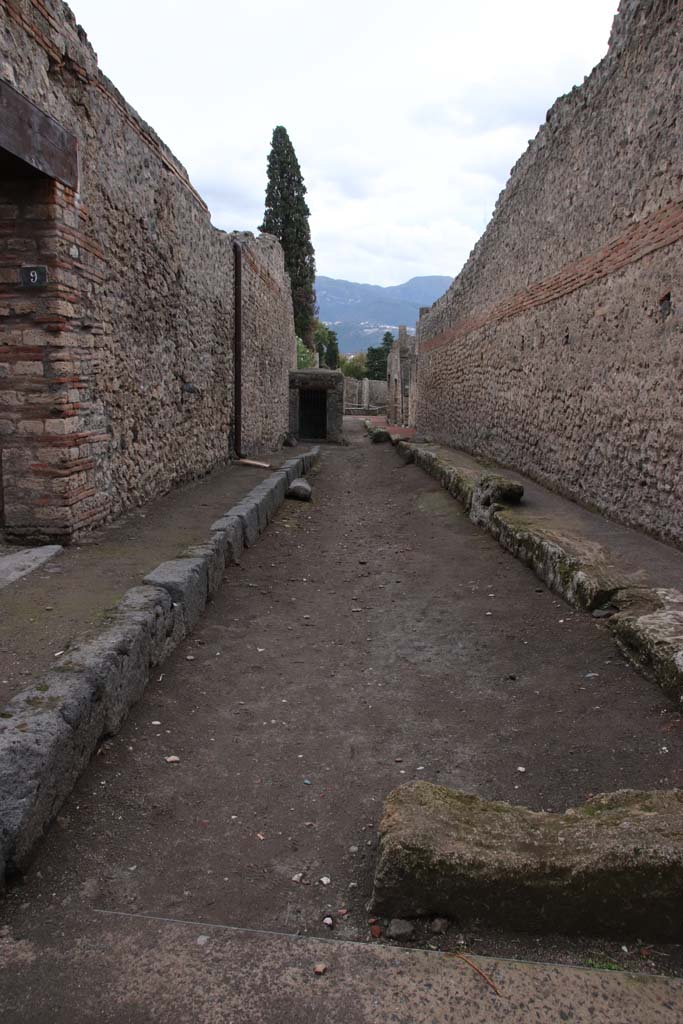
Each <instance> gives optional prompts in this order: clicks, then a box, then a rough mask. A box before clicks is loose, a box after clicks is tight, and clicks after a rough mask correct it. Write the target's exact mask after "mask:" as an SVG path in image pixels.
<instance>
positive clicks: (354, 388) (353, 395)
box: [344, 377, 363, 412]
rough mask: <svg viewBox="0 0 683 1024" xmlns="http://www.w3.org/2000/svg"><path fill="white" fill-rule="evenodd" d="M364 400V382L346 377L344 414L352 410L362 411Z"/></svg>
mask: <svg viewBox="0 0 683 1024" xmlns="http://www.w3.org/2000/svg"><path fill="white" fill-rule="evenodd" d="M362 398H363V384H362V381H360V380H356V378H355V377H344V412H347V411H348V410H350V409H352V408H356V409H360V407H361V404H362Z"/></svg>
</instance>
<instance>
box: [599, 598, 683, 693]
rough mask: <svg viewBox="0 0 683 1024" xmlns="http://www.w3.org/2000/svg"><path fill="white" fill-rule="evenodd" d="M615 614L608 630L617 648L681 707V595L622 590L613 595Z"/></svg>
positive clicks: (682, 655)
mask: <svg viewBox="0 0 683 1024" xmlns="http://www.w3.org/2000/svg"><path fill="white" fill-rule="evenodd" d="M613 601H614V604H615V605H616V606H617V607H618V609H619V612H618V614H616V615H612V616H611V617H610V618H609V629H610V630H611V632H612V633H613V634H614V637H615V639H616V641H617V643H618V644H619V646H620V647H621V648H622V649H623V650H624V652H625V653H626V654H627V656H628V657H629V658H630V659H631V660H632V661H634V662H635V664H636V665H637V666H638V667H639V668H640V669H642V671H643V672H645V673H646V674H647V675H654V677H655V678H656V680H657V682H658V683H659V685H660V686H661V688H662V689H663V690H664V692H665V693H666V695H667V696H668V697H670V698H671V700H673V701H675V703H676V704H678V705H679V707H680V705H681V703H683V593H682V592H681V591H680V590H674V589H671V588H666V587H658V588H653V589H649V588H645V587H643V588H636V587H633V588H631V589H628V588H624V589H623V590H620V591H619V592H618V593H617V594H614V595H613Z"/></svg>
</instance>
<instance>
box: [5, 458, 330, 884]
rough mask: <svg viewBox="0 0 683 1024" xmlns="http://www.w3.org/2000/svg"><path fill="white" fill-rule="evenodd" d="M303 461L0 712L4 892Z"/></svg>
mask: <svg viewBox="0 0 683 1024" xmlns="http://www.w3.org/2000/svg"><path fill="white" fill-rule="evenodd" d="M319 455H320V449H319V447H315V448H312V449H311V450H310V451H308V452H305V453H303V454H301V455H297V456H295V457H294V458H292V459H290V460H289V461H287V462H285V463H284V464H283V465H282V466H281V468H280V469H279V470H278V471H277V472H275V473H273V474H271V475H270V476H269V477H267V478H266V479H265V480H263V481H262V482H261V483H259V484H258V485H257V486H256V487H254V488H253V490H251V491H250V492H249V493H248V494H247V495H246V497H244V498H243V499H242V500H241V501H240V502H239V503H238V504H237V505H234V506H233V507H232V508H230V509H229V510H228V511H227V512H226V513H225V515H224V516H222V517H221V518H220V519H218V520H217V521H216V522H214V523H213V524H212V526H211V528H210V533H209V536H208V537H207V538H206V540H205V542H204V543H201V544H198V545H194V546H192V547H189V548H187V549H186V550H185V551H183V552H182V554H181V556H180V557H179V558H175V559H172V560H170V561H166V562H162V563H161V564H160V565H158V566H157V567H156V568H155V569H154V570H152V572H150V573H148V574H147V576H146V577H145V579H144V581H143V585H142V586H137V587H132V588H131V589H130V590H128V591H127V592H126V594H125V595H124V596H123V598H122V599H121V600H120V601H119V602H118V604H117V605H116V607H115V608H114V609H113V610H112V613H111V615H110V616H109V617H108V621H107V625H106V626H105V628H104V629H103V630H102V631H101V632H99V633H98V634H97V635H96V636H95V637H93V638H90V639H87V640H84V641H83V642H81V643H80V644H77V645H76V646H75V647H73V648H72V649H71V650H70V651H69V653H68V657H67V658H65V659H64V660H63V661H61V662H60V664H59V667H58V668H55V669H53V670H52V671H50V672H47V673H46V674H45V675H44V676H43V678H42V680H41V682H40V683H38V684H37V685H35V686H33V687H31V688H30V689H27V690H25V691H23V692H22V693H19V694H17V695H16V696H15V697H13V699H12V700H10V702H9V703H8V704H7V705H5V707H4V708H3V710H2V711H1V712H0V891H2V888H3V887H4V883H5V879H6V878H7V877H8V876H11V875H12V874H15V873H17V872H20V871H21V870H22V869H23V868H24V867H25V866H26V865H27V863H28V862H29V860H30V856H31V853H32V851H33V850H34V848H35V846H36V844H37V843H38V841H39V840H40V838H41V836H42V835H43V833H44V831H45V829H46V828H47V827H48V825H49V824H50V822H51V821H52V820H53V819H54V818H55V816H56V815H57V813H58V812H59V809H60V807H61V805H62V804H63V802H64V800H65V799H66V797H67V796H68V795H69V793H70V792H71V790H72V789H73V787H74V785H75V783H76V781H77V779H78V777H79V776H80V774H81V772H82V771H83V770H84V768H85V767H86V765H87V764H88V762H89V760H90V758H91V756H92V755H93V753H94V751H95V750H96V748H97V746H98V744H99V743H100V741H101V740H102V739H103V738H105V737H106V736H111V735H113V734H114V733H116V732H117V731H118V730H119V729H120V727H121V724H122V722H123V721H124V719H125V717H126V715H127V714H128V711H129V709H130V708H131V707H132V705H133V704H135V703H136V701H138V700H139V699H140V697H141V696H142V693H143V691H144V689H145V686H146V685H147V682H148V680H149V675H150V672H151V670H152V669H154V668H156V667H157V666H159V665H160V664H162V662H163V661H164V660H165V659H166V658H167V657H168V656H169V654H170V653H171V652H172V651H173V650H174V648H175V647H177V646H178V644H179V643H180V642H181V640H183V639H184V638H185V637H186V636H188V635H189V634H190V633H191V632H192V629H193V628H194V626H195V625H196V623H197V622H198V620H199V617H200V616H201V614H202V612H203V610H204V607H205V605H206V603H207V601H208V600H209V599H210V598H211V597H212V596H213V595H214V594H215V593H216V591H217V590H218V588H219V587H220V586H221V584H222V582H223V575H224V572H225V569H226V567H228V566H229V565H230V564H235V563H237V562H238V561H239V558H240V555H241V553H242V551H243V549H244V548H245V547H251V546H252V545H253V544H255V543H256V542H257V541H258V539H259V537H260V535H261V534H262V533H263V531H264V530H265V529H266V527H267V526H268V524H269V523H270V522H271V520H272V519H273V517H274V515H275V513H276V512H277V510H278V509H279V507H280V505H281V504H282V503H283V501H284V499H285V494H286V492H287V489H288V487H289V485H290V484H291V483H292V481H293V480H295V479H296V478H297V477H300V476H301V475H302V474H303V473H307V472H309V470H310V469H311V468H312V467H313V466H314V465H315V463H316V462H317V460H318V458H319Z"/></svg>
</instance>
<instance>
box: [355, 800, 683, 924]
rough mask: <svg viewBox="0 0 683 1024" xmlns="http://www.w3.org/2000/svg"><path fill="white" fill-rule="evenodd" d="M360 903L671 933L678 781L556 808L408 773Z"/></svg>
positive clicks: (389, 910)
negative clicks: (672, 786)
mask: <svg viewBox="0 0 683 1024" xmlns="http://www.w3.org/2000/svg"><path fill="white" fill-rule="evenodd" d="M379 831H380V841H379V857H378V861H377V866H376V871H375V880H374V891H373V897H372V910H373V912H374V913H376V914H378V915H381V916H386V917H398V918H403V917H426V916H433V915H435V916H445V917H448V918H451V919H453V920H456V921H457V922H458V925H459V926H460V927H463V926H467V925H468V924H471V923H472V922H474V921H479V922H481V923H483V924H486V925H497V926H501V925H502V926H504V927H507V928H511V929H513V930H515V931H533V932H561V933H564V934H572V933H579V934H588V935H591V934H593V935H598V934H600V935H615V936H617V937H619V938H620V939H622V941H623V939H624V937H626V936H629V937H632V936H633V937H637V938H639V939H641V940H643V939H650V940H652V939H666V940H676V941H677V940H680V938H681V935H683V920H682V919H681V915H680V904H681V898H682V897H683V840H682V839H681V835H682V834H683V791H681V790H665V791H661V792H636V791H634V790H621V791H619V792H616V793H602V794H600V795H598V796H594V797H592V798H591V799H590V800H588V801H587V802H586V803H585V804H583V805H582V806H580V807H576V808H571V809H570V810H568V811H565V812H564V814H556V813H550V812H545V811H532V810H530V809H529V808H527V807H519V806H513V805H511V804H507V803H502V802H498V801H492V800H483V799H481V798H480V797H478V796H473V795H471V794H468V793H463V792H461V791H459V790H453V789H447V788H446V787H445V786H437V785H434V784H432V783H430V782H421V781H420V782H411V783H408V784H407V785H405V786H401V787H399V788H398V789H396V790H394V791H393V792H392V793H390V794H389V796H388V797H387V799H386V800H385V803H384V814H383V817H382V821H381V823H380V830H379Z"/></svg>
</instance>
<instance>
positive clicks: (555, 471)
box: [418, 0, 683, 544]
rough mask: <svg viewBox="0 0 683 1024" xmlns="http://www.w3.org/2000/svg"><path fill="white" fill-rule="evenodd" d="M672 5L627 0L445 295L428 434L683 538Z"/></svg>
mask: <svg viewBox="0 0 683 1024" xmlns="http://www.w3.org/2000/svg"><path fill="white" fill-rule="evenodd" d="M682 28H683V14H682V12H681V6H680V3H679V2H678V0H628V2H623V0H622V4H621V7H620V10H619V14H618V15H617V17H616V19H615V22H614V27H613V30H612V36H611V39H610V47H609V53H608V55H607V57H606V58H605V59H604V60H603V61H602V62H601V63H600V64H599V65H598V66H597V68H595V70H594V71H593V73H592V74H591V75H590V76H589V78H588V79H586V81H585V82H584V84H583V85H582V86H581V87H580V88H577V89H574V90H572V92H571V93H569V95H567V96H564V97H562V98H561V99H559V100H558V101H557V102H556V103H555V105H554V106H553V108H552V109H551V110H550V111H549V113H548V117H547V120H546V123H545V124H544V125H543V126H542V127H541V129H540V131H539V133H538V135H537V136H536V138H535V139H534V140H533V142H532V143H531V144H530V146H529V148H528V150H527V152H526V153H525V154H524V155H523V156H522V158H521V159H520V160H519V162H518V163H517V165H516V166H515V168H514V169H513V171H512V174H511V177H510V181H509V183H508V185H507V188H506V189H505V191H504V192H503V193H502V194H501V196H500V198H499V200H498V203H497V205H496V209H495V212H494V215H493V218H492V220H491V222H490V224H489V226H488V228H487V230H486V232H485V234H484V235H483V237H482V238H481V240H480V241H479V242H478V243H477V245H476V247H475V249H474V251H473V252H472V254H471V256H470V258H469V260H468V262H467V264H466V265H465V267H464V269H463V270H462V272H461V273H460V274H459V276H458V277H457V278H456V280H455V281H454V283H453V285H452V286H451V288H450V289H449V290H448V291H447V293H446V294H445V295H444V296H443V297H442V298H441V299H440V300H438V301H437V302H436V303H435V305H434V306H433V307H432V308H431V309H430V310H428V311H426V312H425V314H424V315H423V316H422V317H421V319H420V321H419V324H418V338H419V410H418V427H419V429H420V432H421V433H424V434H426V435H428V436H430V437H432V438H434V439H436V440H439V441H442V442H445V443H448V444H453V445H455V446H458V447H461V448H464V449H466V450H467V451H470V452H473V453H475V454H478V455H483V456H488V457H492V458H494V459H496V460H497V461H498V462H501V463H503V464H505V465H510V466H513V467H515V468H516V469H518V470H521V471H523V472H525V473H528V474H529V475H531V476H533V477H534V478H536V479H538V480H540V481H541V482H543V483H545V484H547V485H549V486H551V487H553V488H555V489H556V490H558V491H561V492H563V493H565V494H567V495H569V496H571V497H572V498H575V499H577V500H579V501H581V502H583V503H585V504H587V505H589V506H592V507H596V508H598V509H599V510H601V511H602V512H604V513H607V514H608V515H610V516H614V517H615V518H617V519H620V520H621V521H623V522H625V523H628V524H632V525H635V526H638V527H640V528H643V529H645V530H648V531H650V532H652V533H654V534H656V535H658V536H659V537H661V538H663V539H666V540H669V541H673V542H675V543H677V544H683V518H682V517H681V515H680V508H681V504H682V502H683V406H682V404H681V398H680V395H681V387H682V385H683V356H682V346H681V341H682V340H683V339H682V337H681V309H682V308H683V307H682V306H681V296H682V295H683V193H682V188H681V183H682V171H681V168H682V167H683V136H682V135H681V132H680V111H681V109H682V105H683V95H682V91H683V86H682V82H683V76H681V74H680V64H681V58H682V56H683V54H682V48H681V35H682Z"/></svg>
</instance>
